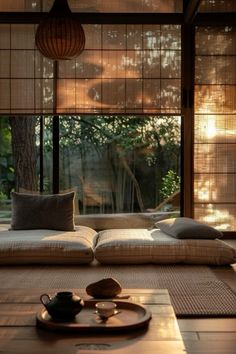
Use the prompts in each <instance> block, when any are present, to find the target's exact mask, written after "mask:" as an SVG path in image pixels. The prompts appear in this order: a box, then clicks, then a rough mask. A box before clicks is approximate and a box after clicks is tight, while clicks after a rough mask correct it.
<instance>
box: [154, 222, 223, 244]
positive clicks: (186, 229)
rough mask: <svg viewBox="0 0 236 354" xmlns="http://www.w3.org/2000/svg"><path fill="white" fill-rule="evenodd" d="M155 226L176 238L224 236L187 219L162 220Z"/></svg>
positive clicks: (211, 228) (214, 237) (213, 237)
mask: <svg viewBox="0 0 236 354" xmlns="http://www.w3.org/2000/svg"><path fill="white" fill-rule="evenodd" d="M155 226H156V227H157V228H158V229H160V230H161V231H163V232H165V233H166V234H168V235H170V236H173V237H176V238H184V239H186V238H198V239H216V238H221V237H222V236H223V235H222V233H221V232H220V231H218V230H216V229H214V228H213V227H210V226H208V225H205V224H202V223H200V222H198V221H196V220H193V219H190V218H186V217H180V218H171V219H165V220H161V221H158V222H156V223H155Z"/></svg>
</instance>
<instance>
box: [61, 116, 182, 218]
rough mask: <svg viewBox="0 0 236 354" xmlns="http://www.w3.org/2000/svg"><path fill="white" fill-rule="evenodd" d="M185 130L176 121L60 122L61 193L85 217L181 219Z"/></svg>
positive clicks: (145, 118) (102, 119)
mask: <svg viewBox="0 0 236 354" xmlns="http://www.w3.org/2000/svg"><path fill="white" fill-rule="evenodd" d="M180 130H181V126H180V117H174V116H171V117H161V116H160V117H159V116H140V117H139V116H122V115H119V116H93V115H91V116H71V117H60V190H61V191H66V190H71V189H73V190H76V192H77V208H78V210H79V212H80V213H81V214H104V213H105V214H106V213H132V212H145V211H146V212H151V211H153V212H155V211H156V212H160V211H162V212H163V211H173V212H174V211H175V212H176V213H177V215H179V208H180V205H179V192H180ZM177 192H178V193H177ZM176 193H177V194H178V198H177V197H176V195H177V194H176ZM174 194H175V197H176V198H175V199H174V198H173V200H172V198H170V200H169V203H167V202H166V203H165V202H164V203H163V206H162V208H160V209H159V206H160V203H162V202H163V201H165V200H167V198H168V197H170V196H172V195H174Z"/></svg>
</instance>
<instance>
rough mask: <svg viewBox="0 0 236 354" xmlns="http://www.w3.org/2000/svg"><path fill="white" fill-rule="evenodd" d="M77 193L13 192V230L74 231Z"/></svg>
mask: <svg viewBox="0 0 236 354" xmlns="http://www.w3.org/2000/svg"><path fill="white" fill-rule="evenodd" d="M74 197H75V193H74V192H70V193H66V194H53V195H34V194H23V193H16V192H12V221H11V229H12V230H30V229H51V230H62V231H74V230H75V225H74Z"/></svg>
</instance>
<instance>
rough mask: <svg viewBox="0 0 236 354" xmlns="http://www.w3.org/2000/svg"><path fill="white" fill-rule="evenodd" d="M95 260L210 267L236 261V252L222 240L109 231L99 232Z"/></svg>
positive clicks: (141, 230) (151, 231)
mask: <svg viewBox="0 0 236 354" xmlns="http://www.w3.org/2000/svg"><path fill="white" fill-rule="evenodd" d="M94 252H95V258H96V259H97V260H98V261H99V262H100V263H104V264H105V263H107V264H108V263H109V264H141V263H143V264H144V263H156V264H173V263H186V264H211V265H223V264H231V263H235V262H236V251H235V250H234V248H232V247H230V246H228V245H227V244H226V243H224V242H223V241H221V240H219V239H216V240H205V239H185V240H183V239H176V238H173V237H171V236H169V235H167V234H165V233H164V232H162V231H160V230H158V229H153V230H147V229H110V230H104V231H100V232H99V233H98V240H97V244H96V247H95V250H94Z"/></svg>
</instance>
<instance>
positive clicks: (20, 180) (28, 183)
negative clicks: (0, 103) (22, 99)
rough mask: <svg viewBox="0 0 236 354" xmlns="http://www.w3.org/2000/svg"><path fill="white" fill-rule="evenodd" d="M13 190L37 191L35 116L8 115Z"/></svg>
mask: <svg viewBox="0 0 236 354" xmlns="http://www.w3.org/2000/svg"><path fill="white" fill-rule="evenodd" d="M9 122H10V126H11V134H12V153H13V161H14V168H15V190H16V191H17V192H19V191H22V190H23V191H24V190H27V191H37V190H38V188H37V185H38V183H37V171H36V161H37V154H36V144H35V139H36V136H35V126H36V118H35V117H22V116H20V117H10V118H9Z"/></svg>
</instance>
